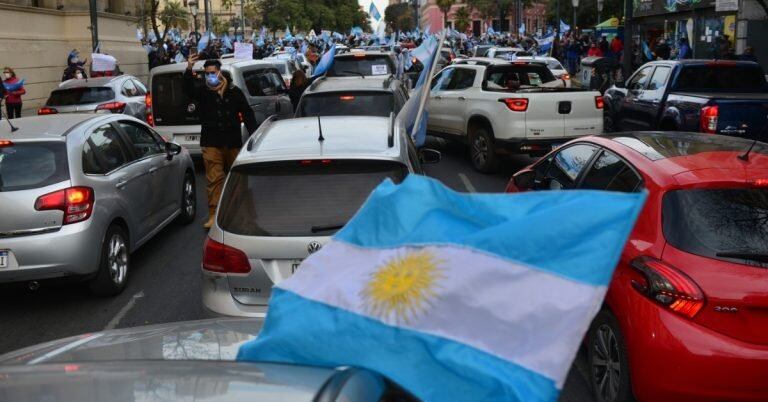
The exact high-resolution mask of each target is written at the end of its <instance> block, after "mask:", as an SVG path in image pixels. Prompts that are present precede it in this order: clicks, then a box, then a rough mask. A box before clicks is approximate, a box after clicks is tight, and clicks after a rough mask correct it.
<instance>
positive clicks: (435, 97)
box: [432, 95, 443, 100]
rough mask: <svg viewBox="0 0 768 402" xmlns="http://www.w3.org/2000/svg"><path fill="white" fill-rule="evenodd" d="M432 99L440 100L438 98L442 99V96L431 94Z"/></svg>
mask: <svg viewBox="0 0 768 402" xmlns="http://www.w3.org/2000/svg"><path fill="white" fill-rule="evenodd" d="M432 99H436V100H440V99H443V97H442V96H439V95H437V96H433V97H432Z"/></svg>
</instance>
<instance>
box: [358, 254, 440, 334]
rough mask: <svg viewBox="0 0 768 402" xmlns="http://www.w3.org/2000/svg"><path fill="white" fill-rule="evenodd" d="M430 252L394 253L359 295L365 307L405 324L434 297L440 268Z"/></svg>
mask: <svg viewBox="0 0 768 402" xmlns="http://www.w3.org/2000/svg"><path fill="white" fill-rule="evenodd" d="M438 264H439V261H438V260H437V259H436V258H435V257H434V256H433V255H432V254H431V253H429V252H426V251H416V252H409V253H407V254H405V255H403V256H397V257H394V258H392V259H390V260H389V261H387V262H386V263H385V264H384V265H382V266H381V267H380V268H378V269H377V270H376V271H375V272H373V273H372V274H371V277H370V280H369V281H368V283H367V284H366V286H365V288H363V290H362V292H361V296H362V299H363V304H364V308H365V310H366V311H367V312H368V313H369V314H371V315H372V316H374V317H377V318H380V319H382V320H384V321H386V322H394V323H396V324H397V323H406V324H407V323H408V322H409V321H410V320H412V319H413V318H415V317H416V316H418V315H419V314H421V313H423V312H424V310H426V309H427V308H428V307H429V306H430V305H431V303H432V301H433V300H434V299H435V297H436V294H435V292H436V290H437V288H438V284H439V282H440V280H441V279H443V277H444V276H443V274H442V270H440V268H439V267H438Z"/></svg>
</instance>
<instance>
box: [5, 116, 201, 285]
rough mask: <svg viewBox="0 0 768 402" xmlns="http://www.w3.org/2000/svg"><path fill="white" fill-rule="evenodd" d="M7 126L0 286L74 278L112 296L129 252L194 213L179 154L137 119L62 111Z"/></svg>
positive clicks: (188, 171)
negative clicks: (13, 126)
mask: <svg viewBox="0 0 768 402" xmlns="http://www.w3.org/2000/svg"><path fill="white" fill-rule="evenodd" d="M14 125H15V126H16V127H17V128H18V130H17V131H15V132H12V131H11V129H10V127H9V126H7V125H3V126H0V205H2V208H0V283H9V282H29V283H30V284H31V287H33V288H34V287H36V286H37V281H40V280H43V279H51V278H60V277H75V278H76V279H83V280H87V281H88V283H89V286H90V288H91V290H92V291H93V292H94V293H96V294H98V295H116V294H118V293H120V292H121V291H122V290H123V289H124V288H125V285H126V282H127V278H128V275H129V273H130V254H131V253H132V252H133V251H135V250H136V249H137V248H139V247H140V246H141V245H142V244H144V243H146V242H147V241H149V240H150V239H151V238H152V236H154V235H155V234H157V233H158V232H159V231H160V230H162V229H163V228H164V227H165V226H167V225H168V224H170V223H171V222H173V221H174V220H178V221H180V222H182V223H185V224H187V223H191V222H192V221H193V220H194V219H195V212H196V210H197V204H196V198H195V170H194V166H193V164H192V159H191V158H190V156H189V153H187V151H186V150H184V149H183V148H182V147H180V146H179V145H177V144H174V143H170V142H165V141H164V140H163V139H162V138H161V137H160V135H158V134H157V133H156V132H155V131H153V130H152V129H151V128H150V127H149V126H147V125H146V124H145V123H143V122H141V121H140V120H138V119H136V118H133V117H130V116H124V115H102V114H67V115H59V116H37V117H27V118H22V119H18V120H14ZM52 246H53V247H52Z"/></svg>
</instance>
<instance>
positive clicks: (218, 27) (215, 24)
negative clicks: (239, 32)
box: [211, 15, 230, 35]
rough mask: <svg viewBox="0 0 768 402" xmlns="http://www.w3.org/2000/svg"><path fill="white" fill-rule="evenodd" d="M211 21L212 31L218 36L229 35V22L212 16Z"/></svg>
mask: <svg viewBox="0 0 768 402" xmlns="http://www.w3.org/2000/svg"><path fill="white" fill-rule="evenodd" d="M212 17H213V18H212V19H211V31H213V33H214V34H216V35H223V34H226V33H229V26H230V24H229V21H225V20H223V19H221V18H219V17H217V16H215V15H214V16H212Z"/></svg>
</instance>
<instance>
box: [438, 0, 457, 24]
mask: <svg viewBox="0 0 768 402" xmlns="http://www.w3.org/2000/svg"><path fill="white" fill-rule="evenodd" d="M436 3H437V8H439V9H440V11H441V12H442V13H443V28H448V12H450V11H451V7H452V6H453V5H454V4H455V3H456V0H437V1H436Z"/></svg>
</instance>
